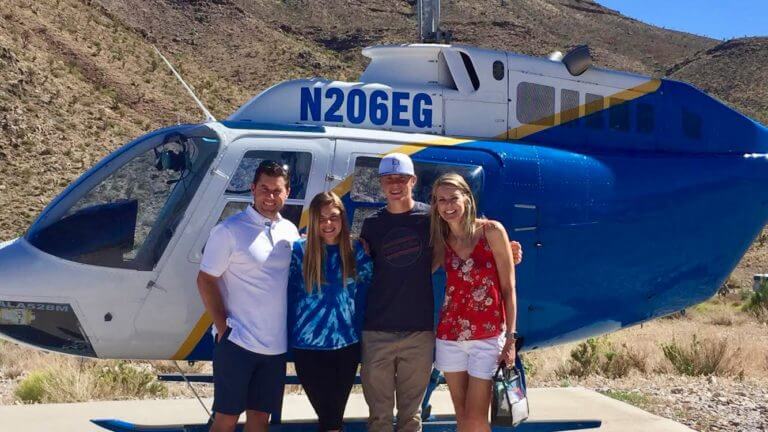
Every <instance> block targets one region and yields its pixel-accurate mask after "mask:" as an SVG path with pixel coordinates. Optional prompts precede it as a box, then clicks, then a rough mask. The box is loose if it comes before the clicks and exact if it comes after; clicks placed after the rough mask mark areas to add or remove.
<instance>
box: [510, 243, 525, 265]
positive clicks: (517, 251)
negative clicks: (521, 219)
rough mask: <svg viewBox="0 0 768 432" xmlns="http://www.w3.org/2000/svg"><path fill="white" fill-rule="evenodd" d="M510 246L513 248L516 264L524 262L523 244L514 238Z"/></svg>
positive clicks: (513, 257)
mask: <svg viewBox="0 0 768 432" xmlns="http://www.w3.org/2000/svg"><path fill="white" fill-rule="evenodd" d="M509 248H510V249H512V259H513V260H514V261H515V265H518V264H520V263H521V262H523V246H522V245H521V244H520V243H519V242H516V241H514V240H512V241H511V242H509Z"/></svg>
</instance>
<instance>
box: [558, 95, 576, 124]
mask: <svg viewBox="0 0 768 432" xmlns="http://www.w3.org/2000/svg"><path fill="white" fill-rule="evenodd" d="M578 118H579V92H577V91H575V90H568V89H561V90H560V124H565V125H566V126H567V127H574V126H576V124H577V122H576V121H574V120H576V119H578Z"/></svg>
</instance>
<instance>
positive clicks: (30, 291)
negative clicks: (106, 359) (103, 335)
mask: <svg viewBox="0 0 768 432" xmlns="http://www.w3.org/2000/svg"><path fill="white" fill-rule="evenodd" d="M35 252H36V249H35V248H34V247H32V246H31V245H30V244H29V243H27V241H26V240H25V239H23V238H17V239H14V240H11V241H6V242H3V243H0V337H3V338H6V339H10V340H12V341H15V342H19V343H22V344H25V345H31V346H34V347H36V348H41V349H44V350H49V351H58V352H62V353H66V354H74V355H79V356H87V357H96V353H95V352H94V350H93V347H92V345H91V343H90V341H89V340H88V338H87V337H86V335H85V332H84V331H83V328H82V326H81V325H80V322H79V320H78V318H77V315H76V314H75V309H74V307H73V305H72V304H71V303H70V302H69V301H67V300H66V299H65V298H64V297H51V296H50V295H48V296H43V295H41V294H43V293H44V292H46V291H47V292H48V293H50V292H52V291H55V290H53V289H52V288H53V287H52V286H51V276H52V275H46V274H45V271H46V263H45V262H44V261H42V260H40V259H38V258H37V257H36V253H35Z"/></svg>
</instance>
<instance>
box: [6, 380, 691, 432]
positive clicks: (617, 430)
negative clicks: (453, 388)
mask: <svg viewBox="0 0 768 432" xmlns="http://www.w3.org/2000/svg"><path fill="white" fill-rule="evenodd" d="M528 396H529V400H530V408H531V418H530V419H529V420H528V422H526V423H525V424H524V425H523V426H522V427H520V428H518V429H517V430H520V431H527V432H533V431H536V432H545V431H546V432H554V431H569V430H588V431H603V432H608V431H611V432H634V431H637V432H640V431H642V432H646V431H654V432H683V431H688V432H690V431H692V429H689V428H688V427H686V426H683V425H681V424H679V423H676V422H674V421H672V420H668V419H665V418H662V417H658V416H655V415H653V414H650V413H648V412H645V411H643V410H641V409H639V408H635V407H633V406H631V405H627V404H625V403H623V402H619V401H617V400H614V399H611V398H609V397H606V396H603V395H601V394H599V393H596V392H593V391H591V390H586V389H583V388H578V387H572V388H541V389H531V390H530V391H529V394H528ZM204 401H205V402H206V403H207V404H208V406H210V404H211V400H210V399H207V400H204ZM432 401H433V414H438V415H440V414H451V413H452V411H453V409H452V406H451V401H450V397H449V395H448V392H447V391H436V392H435V393H434V394H433V395H432ZM367 414H368V409H367V406H366V405H365V402H364V400H363V397H362V394H359V393H355V394H352V395H351V397H350V402H349V404H348V405H347V411H346V416H347V417H365V416H366V415H367ZM283 416H284V418H285V419H288V420H299V419H313V418H315V416H314V412H313V411H312V407H311V406H310V405H309V402H308V401H307V399H306V398H305V397H304V396H301V395H286V399H285V404H284V414H283ZM95 418H117V419H121V420H125V421H128V422H131V423H138V424H144V425H163V424H180V423H186V424H189V423H198V422H205V421H206V414H205V412H204V411H203V409H202V407H201V406H200V404H199V403H198V401H197V400H196V399H180V400H153V401H122V402H89V403H76V404H49V405H23V406H0V430H2V431H4V432H5V431H9V432H11V431H13V432H16V431H19V432H51V431H53V432H98V431H103V429H101V428H98V427H96V426H94V425H93V424H91V423H90V421H89V420H90V419H95ZM598 424H599V426H598V427H596V428H590V429H584V428H583V426H584V425H593V426H596V425H598ZM580 425H581V426H582V427H580Z"/></svg>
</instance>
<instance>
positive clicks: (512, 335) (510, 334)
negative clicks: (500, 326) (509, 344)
mask: <svg viewBox="0 0 768 432" xmlns="http://www.w3.org/2000/svg"><path fill="white" fill-rule="evenodd" d="M504 337H505V338H507V340H510V339H512V340H517V339H518V335H517V332H506V333H504Z"/></svg>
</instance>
